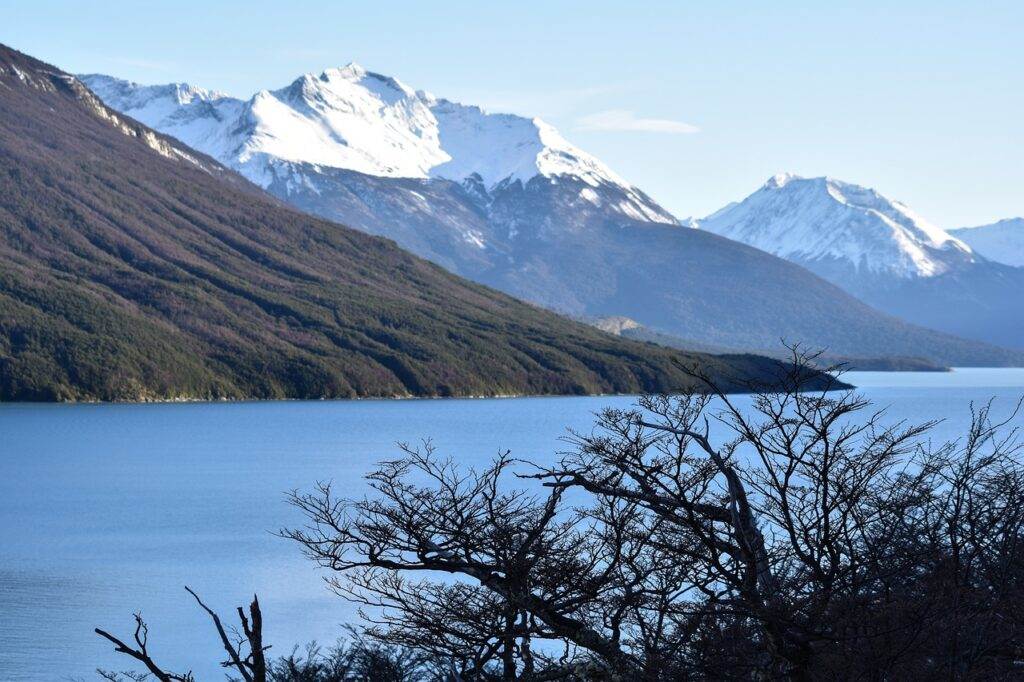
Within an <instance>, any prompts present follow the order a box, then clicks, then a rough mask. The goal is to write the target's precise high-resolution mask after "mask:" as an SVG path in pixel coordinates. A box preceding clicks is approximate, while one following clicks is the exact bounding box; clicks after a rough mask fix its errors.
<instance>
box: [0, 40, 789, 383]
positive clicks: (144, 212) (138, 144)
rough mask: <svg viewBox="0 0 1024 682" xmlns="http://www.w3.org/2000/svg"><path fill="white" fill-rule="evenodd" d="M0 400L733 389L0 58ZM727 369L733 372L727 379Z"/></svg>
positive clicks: (76, 87) (723, 365)
mask: <svg viewBox="0 0 1024 682" xmlns="http://www.w3.org/2000/svg"><path fill="white" fill-rule="evenodd" d="M0 187H2V188H3V191H2V192H0V400H83V399H89V400H148V399H172V398H173V399H179V398H180V399H194V398H207V399H216V398H333V397H357V396H409V395H423V396H445V395H494V394H521V393H593V392H636V391H645V390H655V391H656V390H669V389H675V388H679V387H682V386H686V385H693V384H694V382H693V380H692V378H690V377H689V376H688V375H687V374H686V373H685V372H684V371H683V370H682V369H681V367H686V366H688V365H694V366H696V367H702V368H705V369H706V371H708V372H710V373H712V374H713V375H715V376H717V377H719V378H720V379H721V380H722V381H724V382H726V384H727V385H728V386H730V387H731V388H733V389H737V388H740V387H743V386H744V384H743V383H742V380H744V379H749V380H753V381H771V380H772V378H773V377H774V376H776V375H777V373H778V372H779V371H780V370H781V368H782V365H781V364H780V363H778V362H776V361H774V360H769V359H766V358H758V357H754V356H732V357H710V356H707V355H702V354H698V353H685V352H678V351H672V350H668V349H665V348H661V347H657V346H653V345H650V344H644V343H640V342H635V341H629V340H625V339H620V338H616V337H614V336H611V335H609V334H606V333H604V332H601V331H599V330H597V329H594V328H592V327H590V326H588V325H584V324H581V323H577V322H573V321H570V320H567V319H565V318H563V317H560V316H558V315H555V314H553V313H551V312H548V311H545V310H542V309H540V308H537V307H536V306H532V305H528V304H525V303H522V302H519V301H517V300H515V299H513V298H511V297H509V296H507V295H505V294H501V293H498V292H496V291H494V290H492V289H488V288H486V287H482V286H480V285H477V284H473V283H471V282H468V281H466V280H464V279H461V278H459V277H457V276H455V275H452V274H450V273H448V272H446V271H444V270H443V269H441V268H439V267H438V266H436V265H434V264H432V263H429V262H428V261H425V260H422V259H420V258H417V257H415V256H412V255H410V254H409V253H407V252H405V251H403V250H401V249H400V248H398V247H397V246H396V245H395V244H394V242H391V241H388V240H384V239H379V238H376V237H372V236H368V235H366V234H363V233H362V232H359V231H356V230H352V229H349V228H346V227H343V226H341V225H338V224H335V223H330V222H327V221H325V220H322V219H319V218H314V217H312V216H309V215H307V214H304V213H301V212H299V211H296V210H294V209H291V208H288V207H286V206H284V205H283V204H282V203H281V202H280V201H278V200H277V199H275V198H273V197H271V196H269V195H267V194H266V193H264V192H263V191H262V190H260V189H259V188H257V187H256V186H254V185H253V184H251V183H250V182H247V181H246V180H245V179H243V178H242V177H241V176H239V175H237V174H235V173H234V172H233V171H231V170H229V169H227V168H225V167H223V166H222V165H220V164H219V163H218V162H217V161H215V160H214V159H212V158H210V157H207V156H204V155H203V154H201V153H200V152H197V151H195V150H193V149H190V148H187V147H185V146H184V145H183V144H182V143H181V142H180V141H178V140H175V139H173V138H170V137H167V136H165V135H162V134H160V133H156V132H154V131H153V130H151V129H149V128H147V127H145V126H144V125H142V124H141V123H139V122H137V121H135V120H134V119H132V118H129V117H126V116H124V115H122V114H119V113H116V112H114V111H113V110H111V109H109V108H108V107H106V106H105V105H104V104H102V102H100V100H99V99H98V98H96V97H95V96H94V95H93V93H92V92H91V91H90V90H89V89H87V88H86V87H85V86H84V85H83V84H82V83H81V82H80V81H78V80H77V79H76V78H74V77H73V76H70V75H68V74H66V73H63V72H61V71H60V70H58V69H56V68H55V67H52V66H50V65H48V64H44V63H42V62H39V61H37V60H35V59H33V58H31V57H28V56H26V55H23V54H21V53H19V52H17V51H14V50H11V49H9V48H6V47H4V46H0ZM736 377H739V378H741V381H737V379H736Z"/></svg>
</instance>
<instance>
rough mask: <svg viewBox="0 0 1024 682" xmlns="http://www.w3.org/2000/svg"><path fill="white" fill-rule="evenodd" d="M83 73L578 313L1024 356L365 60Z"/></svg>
mask: <svg viewBox="0 0 1024 682" xmlns="http://www.w3.org/2000/svg"><path fill="white" fill-rule="evenodd" d="M82 79H83V81H84V82H85V83H86V84H87V85H88V86H89V87H90V88H92V89H93V90H94V91H95V92H96V93H97V95H98V96H99V97H100V98H102V99H103V100H104V101H105V102H106V103H107V104H108V105H109V106H111V107H112V108H114V109H116V110H118V111H120V112H123V113H124V114H125V115H128V116H131V117H133V118H136V119H138V120H140V121H142V122H143V123H146V124H147V125H150V126H152V127H154V128H156V129H158V130H160V131H161V132H164V133H166V134H168V135H172V136H174V137H175V138H177V139H179V140H181V141H182V142H184V143H186V144H188V145H190V146H192V147H195V148H196V149H198V150H200V151H202V152H204V153H207V154H210V155H212V156H214V157H216V158H217V159H218V160H219V161H221V162H222V163H224V164H225V165H227V166H229V167H231V168H233V169H235V170H237V171H238V172H240V173H241V174H243V175H244V176H245V177H247V178H249V179H250V180H252V181H253V182H254V183H256V184H258V185H259V186H261V187H263V188H265V189H266V190H267V191H269V192H270V193H272V194H274V195H275V196H277V197H279V198H281V199H283V200H284V201H286V202H288V203H290V204H291V205H293V206H296V207H298V208H300V209H302V210H304V211H306V212H309V213H312V214H315V215H319V216H322V217H326V218H329V219H331V220H336V221H339V222H342V223H345V224H347V225H351V226H353V227H355V228H357V229H360V230H362V231H365V232H368V233H371V234H375V235H382V236H386V237H389V238H391V239H394V240H395V241H396V242H397V243H398V244H399V245H400V246H402V247H404V248H407V249H409V250H411V251H413V252H414V253H416V254H418V255H420V256H423V257H426V258H428V259H430V260H432V261H434V262H435V263H438V264H440V265H442V266H443V267H445V268H447V269H449V270H451V271H453V272H455V273H458V274H460V275H463V276H465V277H469V278H471V279H473V280H475V281H477V282H481V283H484V284H487V285H489V286H492V287H494V288H497V289H499V290H502V291H505V292H507V293H511V294H513V295H515V296H517V297H520V298H524V299H527V300H529V301H532V302H535V303H538V304H540V305H543V306H545V307H548V308H551V309H553V310H557V311H560V312H564V313H568V314H571V315H574V316H577V317H607V316H616V315H620V316H627V317H630V318H633V319H636V320H637V321H639V322H640V323H642V324H644V325H645V326H648V327H650V328H652V329H656V330H659V331H662V332H665V333H668V334H673V335H676V336H680V337H683V338H688V339H699V340H700V342H701V343H705V344H709V345H711V346H716V347H718V346H721V347H730V348H746V349H755V348H756V349H764V348H778V347H780V343H781V342H780V339H786V340H787V341H790V342H795V341H799V342H801V343H805V344H808V345H811V346H816V347H827V348H830V349H833V350H835V351H836V352H841V353H845V354H848V355H862V354H870V355H886V354H893V355H910V354H915V355H916V354H921V355H925V356H928V357H930V358H931V359H933V360H934V361H936V362H941V363H943V364H965V363H966V364H1005V363H1016V362H1018V361H1019V360H1018V359H1016V358H1017V357H1018V356H1017V355H1016V354H1013V353H1007V352H1006V351H1003V350H1001V349H997V348H993V347H989V346H986V345H984V344H978V343H973V342H968V341H965V340H962V339H957V338H953V337H951V336H948V335H944V334H938V333H934V332H931V331H929V330H925V329H921V328H918V327H914V326H912V325H907V324H904V323H902V322H901V321H899V320H897V319H894V318H892V317H889V316H887V315H884V314H881V313H879V312H877V311H875V310H873V309H871V308H870V307H869V306H866V305H864V304H863V303H861V302H860V301H858V300H856V299H855V298H853V297H852V296H849V295H847V294H845V293H844V292H842V291H841V290H840V289H838V288H837V287H835V286H832V285H830V284H828V283H827V282H825V281H823V280H821V279H820V278H818V277H816V276H814V275H812V274H811V273H810V272H808V271H807V270H805V269H803V268H802V267H799V266H795V265H793V264H791V263H789V262H786V261H784V260H782V259H780V258H777V257H775V256H772V255H769V254H766V253H764V252H762V251H759V250H756V249H752V248H749V247H746V246H744V245H742V244H738V243H736V242H734V241H730V240H727V239H723V238H720V237H717V236H715V235H713V234H710V233H708V232H706V231H700V230H692V229H687V228H685V227H683V226H681V225H680V224H679V223H678V221H676V220H675V219H674V218H673V216H671V215H670V214H669V213H668V212H667V211H665V210H664V209H663V208H661V207H660V206H659V205H658V204H657V203H656V202H654V201H653V200H652V199H651V198H650V197H648V196H647V195H646V194H645V193H644V192H643V191H641V190H640V189H638V188H636V187H634V186H633V185H631V184H630V183H628V182H627V181H625V180H624V179H622V178H621V177H619V176H618V175H616V174H615V173H614V172H613V171H611V170H610V169H609V168H608V167H607V166H606V165H604V164H603V163H601V162H600V161H599V160H597V159H595V158H593V157H592V156H590V155H588V154H586V153H585V152H583V151H581V150H579V149H578V148H576V147H574V146H573V145H571V144H570V143H569V142H567V141H566V140H565V139H564V138H563V137H562V136H561V135H559V134H558V132H557V131H555V130H554V129H553V128H552V127H551V126H549V125H547V124H546V123H544V122H543V121H540V120H538V119H528V118H523V117H519V116H512V115H505V114H490V113H487V112H484V111H482V110H481V109H479V108H477V107H473V106H466V105H461V104H456V103H453V102H449V101H447V100H443V99H439V98H436V97H434V96H433V95H431V94H429V93H425V92H422V91H415V90H413V89H412V88H409V87H408V86H406V85H404V84H402V83H401V82H399V81H397V80H395V79H393V78H390V77H387V76H383V75H380V74H374V73H371V72H367V71H366V70H364V69H362V68H360V67H357V66H354V65H350V66H347V67H344V68H341V69H329V70H327V71H324V72H323V73H321V74H308V75H305V76H302V77H300V78H298V79H296V80H295V81H294V82H293V83H291V84H290V85H288V86H286V87H284V88H281V89H279V90H274V91H266V90H265V91H261V92H259V93H257V94H256V95H254V96H253V97H251V98H249V99H248V100H240V99H234V98H231V97H227V96H226V95H223V94H221V93H215V92H210V91H207V90H204V89H201V88H198V87H194V86H191V85H184V84H176V85H165V86H143V85H138V84H134V83H128V82H125V81H121V80H117V79H114V78H111V77H108V76H99V75H92V76H83V77H82Z"/></svg>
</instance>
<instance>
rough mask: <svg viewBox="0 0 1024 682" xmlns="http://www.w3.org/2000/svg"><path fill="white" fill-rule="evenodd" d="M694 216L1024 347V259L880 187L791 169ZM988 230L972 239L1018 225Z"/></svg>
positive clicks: (913, 311)
mask: <svg viewBox="0 0 1024 682" xmlns="http://www.w3.org/2000/svg"><path fill="white" fill-rule="evenodd" d="M692 224H693V226H696V227H699V228H700V229H702V230H705V231H708V232H713V233H715V234H718V235H721V236H723V237H727V238H729V239H733V240H736V241H740V242H743V243H745V244H749V245H751V246H754V247H756V248H758V249H761V250H763V251H766V252H768V253H772V254H775V255H777V256H781V257H782V258H786V259H787V260H790V261H792V262H794V263H798V264H800V265H802V266H804V267H806V268H807V269H809V270H811V271H812V272H815V273H817V274H818V275H821V276H822V277H824V278H825V279H827V280H829V281H831V282H833V283H835V284H837V285H838V286H840V287H842V288H843V289H844V290H846V291H848V292H850V293H852V294H854V295H855V296H857V297H858V298H860V299H861V300H863V301H865V302H867V303H869V304H870V305H872V306H874V307H876V308H878V309H879V310H882V311H885V312H888V313H891V314H893V315H896V316H898V317H900V318H902V319H905V320H909V321H911V322H914V323H917V324H920V325H924V326H927V327H931V328H934V329H939V330H942V331H946V332H950V333H952V334H957V335H960V336H964V337H968V338H975V339H979V340H982V341H986V342H989V343H993V344H999V345H1002V346H1007V347H1013V348H1024V268H1017V267H1009V266H1007V265H1005V264H1003V263H1000V262H996V260H994V259H990V258H988V257H986V256H985V255H982V254H983V253H984V249H979V250H978V251H975V250H974V249H973V248H972V247H971V246H970V245H969V244H968V243H967V241H966V240H964V239H963V237H964V235H965V234H968V233H969V232H970V231H968V232H967V233H965V232H963V231H958V232H957V234H956V236H954V235H952V234H950V233H948V232H946V231H944V230H942V229H940V228H938V227H936V226H935V225H933V224H931V223H929V222H928V221H927V220H925V219H924V218H923V217H921V216H920V215H918V214H917V213H915V212H914V211H912V210H911V209H909V208H908V207H907V206H905V205H903V204H901V203H900V202H898V201H894V200H892V199H888V198H886V197H885V196H883V195H882V194H880V193H878V192H877V191H875V190H873V189H868V188H866V187H861V186H859V185H854V184H851V183H848V182H843V181H840V180H836V179H834V178H825V177H819V178H802V177H798V176H795V175H790V174H781V175H777V176H775V177H773V178H771V179H769V180H768V182H767V183H765V185H764V186H762V187H761V188H760V189H758V190H757V191H756V192H754V193H753V194H751V195H750V196H748V197H747V198H746V199H744V200H743V201H740V202H736V203H733V204H730V205H729V206H726V207H725V208H723V209H721V210H719V211H717V212H715V213H713V214H711V215H710V216H708V217H706V218H704V219H702V220H699V221H694V222H693V223H692ZM978 229H979V230H981V232H978V233H977V234H975V235H972V236H970V237H968V239H970V240H972V241H974V240H976V239H984V238H985V235H988V236H989V239H990V240H991V239H994V238H995V237H994V235H995V234H996V233H997V231H998V233H999V234H1000V235H1001V236H1002V237H1003V238H1004V239H1005V238H1006V236H1007V235H1010V234H1012V233H1013V230H1012V226H1007V227H998V228H997V227H995V226H993V227H988V228H978ZM1019 243H1020V240H1019V236H1018V244H1019ZM989 244H990V245H991V246H990V251H995V250H997V248H995V246H994V243H993V242H991V241H990V242H989Z"/></svg>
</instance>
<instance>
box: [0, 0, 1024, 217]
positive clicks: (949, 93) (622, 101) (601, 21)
mask: <svg viewBox="0 0 1024 682" xmlns="http://www.w3.org/2000/svg"><path fill="white" fill-rule="evenodd" d="M891 5H898V7H893V6H891ZM1022 35H1024V2H1020V0H1012V1H1005V2H1004V1H1001V0H995V1H992V2H985V3H977V2H958V3H953V2H942V1H941V0H938V1H936V0H933V1H931V2H916V1H912V0H904V1H902V2H898V3H895V2H888V3H883V2H857V3H836V2H826V1H825V0H819V2H813V3H812V2H787V1H786V0H776V1H775V2H771V3H763V2H728V1H719V2H711V1H707V2H699V3H698V2H679V1H677V2H653V1H648V2H642V3H624V2H621V1H619V2H604V1H601V0H588V1H586V2H575V1H563V2H557V1H553V0H548V1H547V2H532V1H531V0H520V1H519V2H514V3H507V2H501V3H484V2H460V1H446V2H434V3H424V2H387V1H386V0H377V1H375V2H323V1H320V2H314V1H311V0H292V1H288V2H286V1H284V0H278V1H277V2H261V1H259V0H248V1H247V2H233V1H228V0H222V1H219V2H209V1H208V0H207V1H206V2H192V1H191V0H176V1H175V2H170V3H139V2H137V1H134V2H118V1H114V0H107V1H106V2H102V3H100V2H58V1H55V0H33V2H25V1H24V0H17V1H15V0H0V42H3V43H5V44H7V45H10V46H12V47H15V48H17V49H19V50H22V51H23V52H27V53H29V54H31V55H33V56H35V57H38V58H40V59H43V60H44V61H47V62H50V63H52V64H55V65H57V66H59V67H61V68H62V69H64V70H66V71H70V72H73V73H93V72H99V73H107V74H110V75H114V76H119V77H122V78H128V79H131V80H135V81H138V82H141V83H166V82H171V81H185V82H189V83H193V84H196V85H201V86H203V87H207V88H212V89H217V90H223V91H225V92H228V93H229V94H232V95H235V96H240V97H248V96H250V95H251V94H253V93H254V92H256V91H258V90H260V89H274V88H278V87H281V86H283V85H286V84H288V83H290V82H291V81H293V80H294V79H295V78H296V77H298V76H299V75H301V74H303V73H307V72H314V73H319V72H321V71H322V70H323V69H325V68H327V67H332V66H341V65H344V64H347V63H349V62H353V61H354V62H358V63H359V64H361V65H363V66H364V67H366V68H367V69H369V70H371V71H377V72H380V73H385V74H388V75H391V76H394V77H396V78H398V79H399V80H402V81H403V82H405V83H406V84H408V85H410V86H411V87H413V88H416V89H424V90H428V91H430V92H432V93H434V94H435V95H438V96H441V97H446V98H448V99H452V100H455V101H461V102H465V103H468V104H478V105H481V106H484V107H485V108H487V109H489V110H491V111H510V112H513V113H518V114H523V115H527V116H539V117H541V118H543V119H545V120H546V121H548V122H550V123H552V124H553V125H555V126H556V127H557V128H558V129H559V130H560V131H561V132H562V133H563V135H564V136H565V137H566V138H568V139H569V140H570V141H571V142H573V143H575V144H576V145H577V146H579V147H581V148H583V149H584V150H586V151H588V152H590V153H592V154H594V155H595V156H597V157H598V158H600V159H601V160H602V161H604V162H605V163H607V164H608V165H609V166H611V168H612V169H614V170H615V171H616V172H618V173H619V174H620V175H622V176H624V177H625V178H627V179H628V180H629V181H630V182H631V183H633V184H635V185H636V186H638V187H640V188H641V189H643V190H644V191H646V192H647V193H648V194H650V195H651V196H652V197H654V199H656V200H657V201H658V202H659V203H661V204H662V205H664V206H665V207H666V208H668V209H669V210H670V211H672V212H673V213H675V214H676V215H678V216H680V217H686V216H691V215H693V216H703V215H706V214H708V213H710V212H712V211H714V210H716V209H718V208H720V207H721V206H723V205H725V204H726V203H728V202H730V201H734V200H737V199H741V198H743V197H744V196H746V195H747V194H749V193H750V192H752V191H754V190H755V189H757V187H759V186H760V185H761V184H763V183H764V182H765V181H766V180H767V179H768V178H769V177H770V176H771V175H773V174H775V173H777V172H781V171H789V172H794V173H798V174H800V175H809V176H817V175H830V176H833V177H836V178H840V179H843V180H847V181H850V182H855V183H858V184H863V185H867V186H870V187H874V188H875V189H877V190H878V191H880V192H882V193H883V194H885V195H887V196H889V197H891V198H894V199H898V200H900V201H902V202H903V203H905V204H907V205H909V206H910V207H912V208H913V209H915V210H916V211H917V212H918V213H920V214H922V215H924V216H925V217H926V218H928V219H929V220H931V221H932V222H933V223H935V224H937V225H939V226H941V227H947V228H948V227H958V226H963V225H977V224H982V223H988V222H993V221H995V220H997V219H1000V218H1006V217H1011V216H1019V215H1022V214H1024V161H1022V153H1024V40H1022V39H1021V36H1022Z"/></svg>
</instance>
